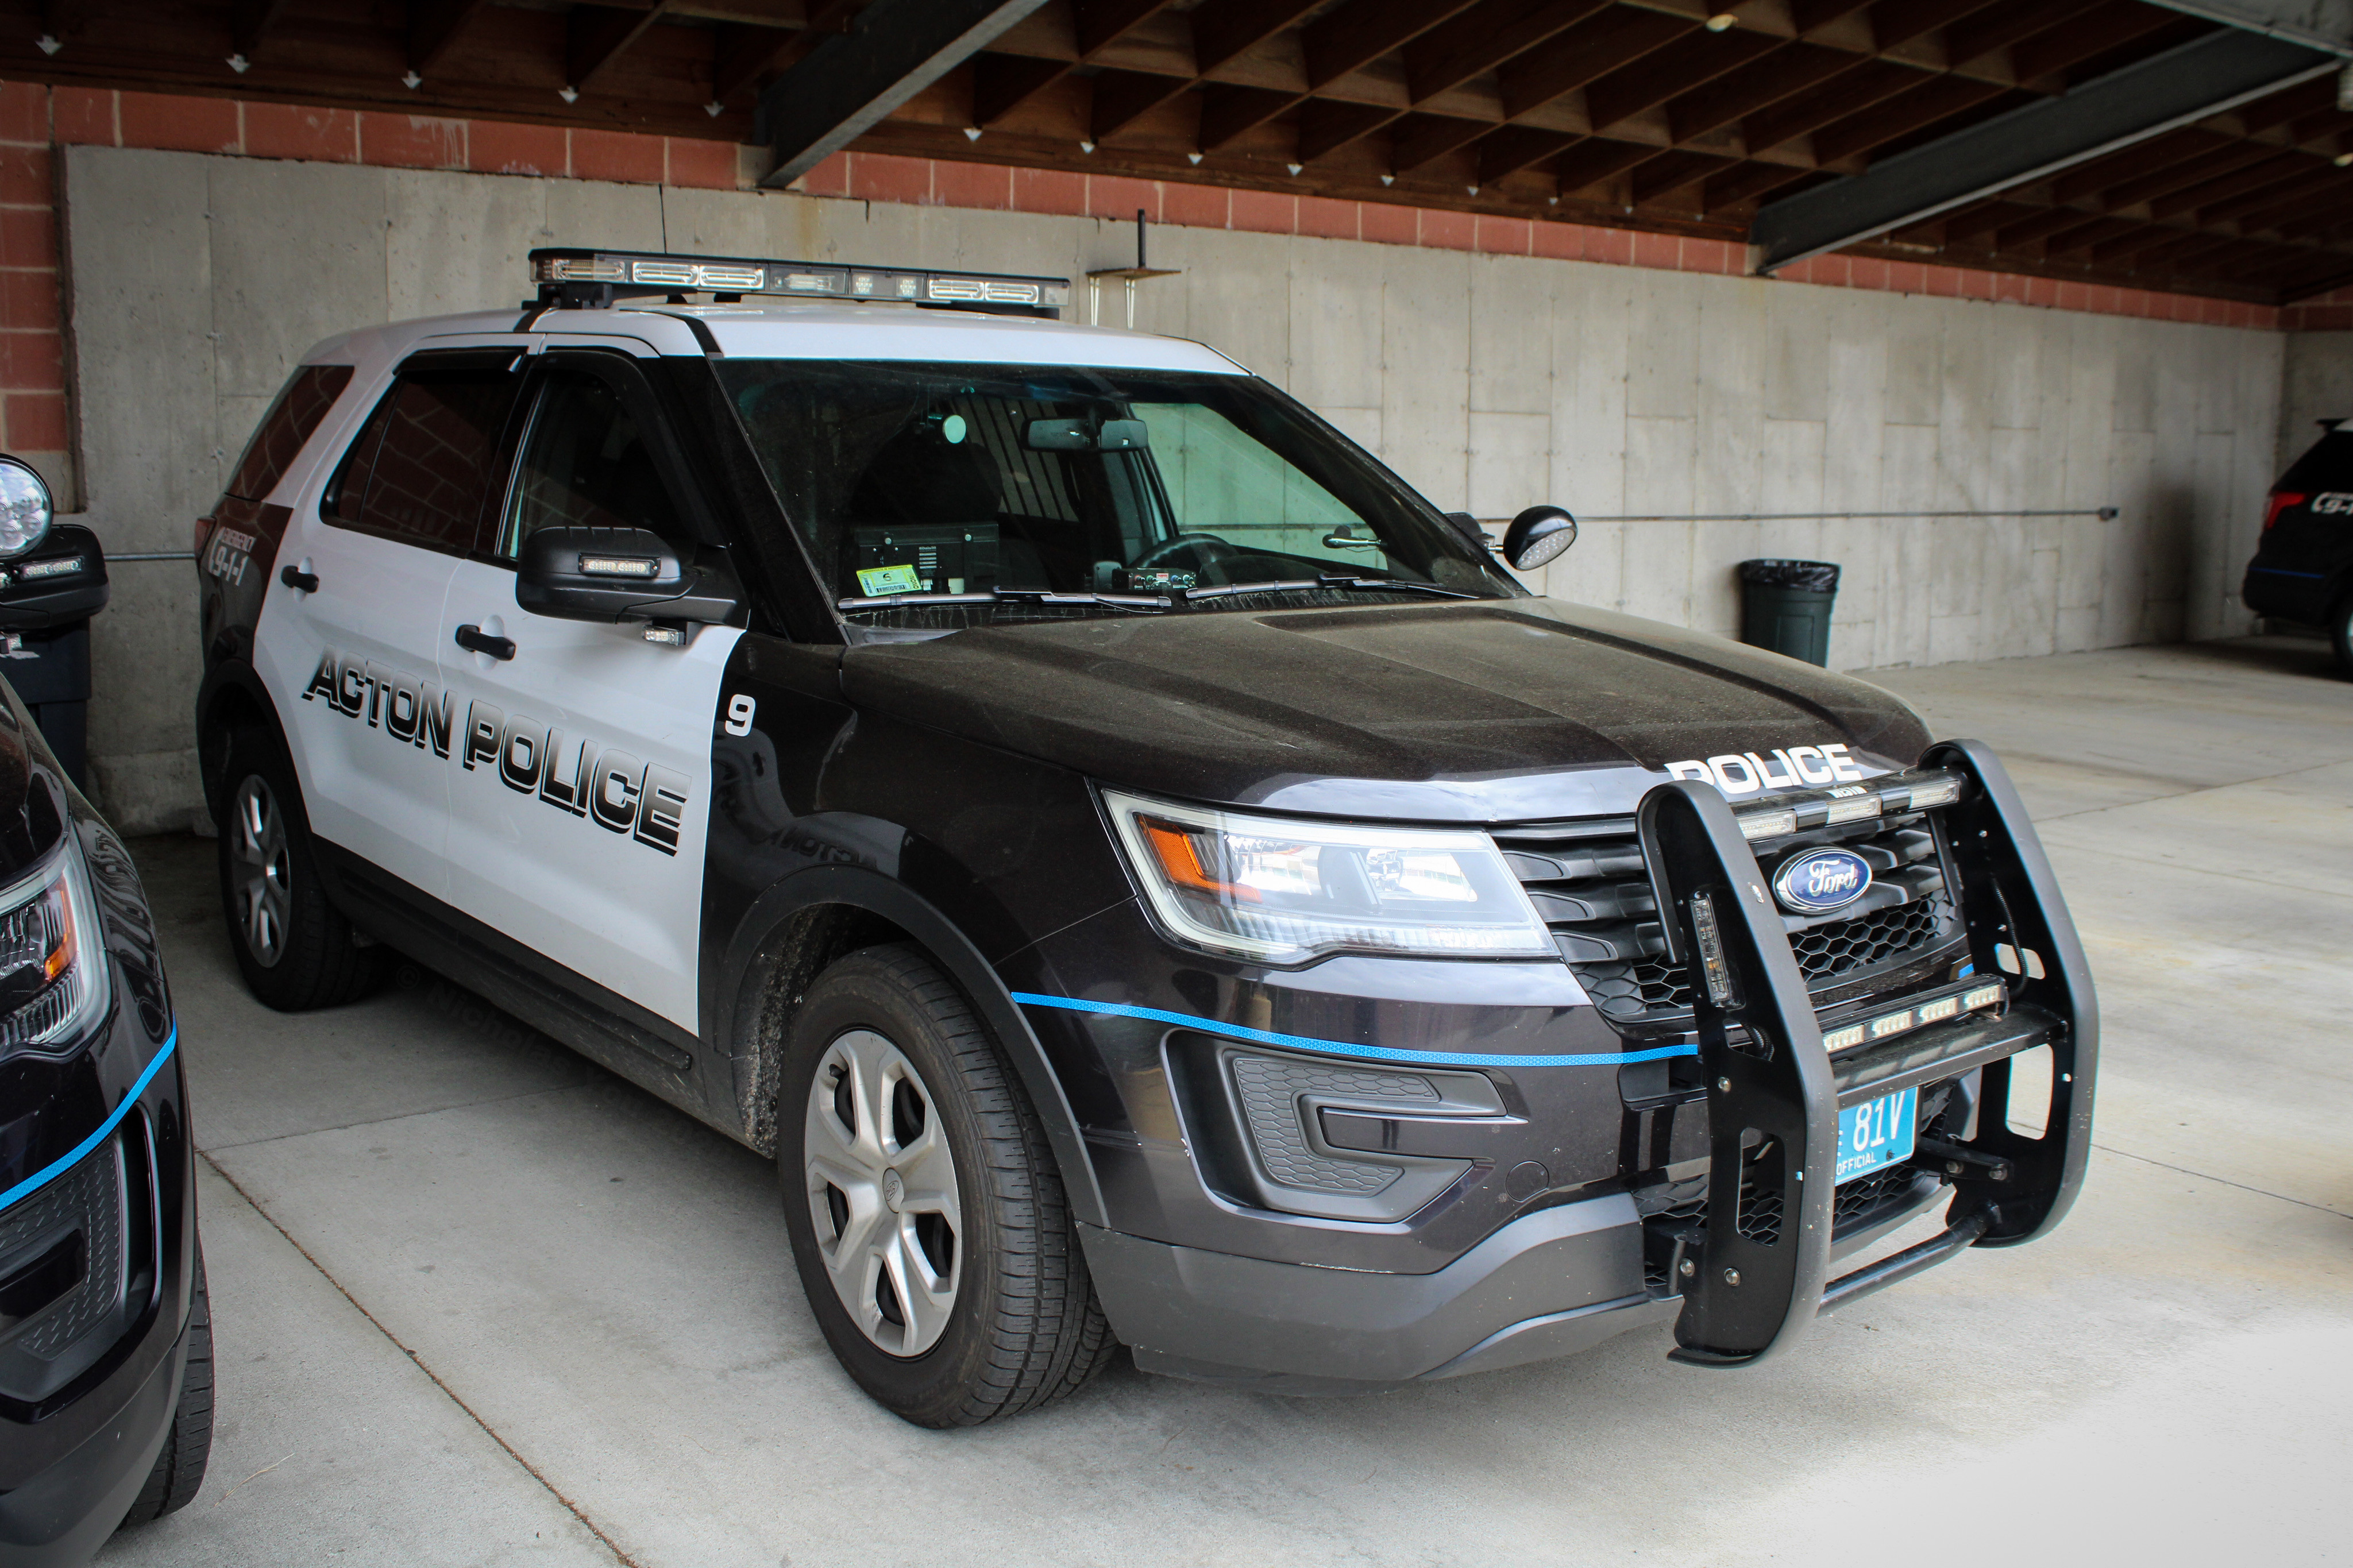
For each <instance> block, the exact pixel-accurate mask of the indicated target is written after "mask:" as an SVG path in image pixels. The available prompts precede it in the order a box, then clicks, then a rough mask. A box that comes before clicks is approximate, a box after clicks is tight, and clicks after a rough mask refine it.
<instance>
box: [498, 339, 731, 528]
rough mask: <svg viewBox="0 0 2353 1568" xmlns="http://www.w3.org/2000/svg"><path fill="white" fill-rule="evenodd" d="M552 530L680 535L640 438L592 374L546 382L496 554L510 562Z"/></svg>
mask: <svg viewBox="0 0 2353 1568" xmlns="http://www.w3.org/2000/svg"><path fill="white" fill-rule="evenodd" d="M558 525H569V526H590V527H596V528H643V529H649V530H651V531H653V532H655V533H658V534H660V535H661V536H662V537H663V538H664V539H680V538H683V537H684V536H685V534H684V530H682V529H681V526H680V524H679V520H678V507H677V503H676V501H675V500H673V499H672V498H671V496H670V490H669V489H668V488H667V487H666V486H665V485H664V484H663V483H662V479H661V471H660V469H659V468H657V467H656V466H655V464H654V459H653V454H652V453H651V452H650V451H649V449H648V448H647V446H646V439H645V433H644V432H643V431H642V430H640V429H639V428H638V422H637V420H636V418H635V417H634V416H632V415H631V414H630V413H629V410H628V405H625V404H624V403H623V402H622V401H621V399H620V397H619V396H618V395H617V394H616V393H615V392H614V391H613V389H612V388H611V387H610V386H608V385H607V384H606V383H604V382H603V381H601V380H598V379H596V378H595V377H592V376H586V375H566V376H561V377H559V378H557V379H555V380H553V381H551V382H550V383H548V386H547V391H546V392H545V394H544V395H543V396H542V397H541V399H540V404H539V413H538V416H537V417H535V418H534V419H533V421H532V426H531V435H530V437H528V439H527V440H526V441H525V442H524V445H523V452H522V464H521V465H520V467H519V468H517V469H516V472H515V487H514V504H513V507H512V510H511V511H510V512H509V515H508V518H507V525H506V528H505V530H504V531H503V532H502V534H501V538H500V540H499V553H500V554H501V555H504V556H508V557H510V558H512V557H513V556H514V555H516V554H518V553H520V552H521V551H522V542H523V541H524V540H525V539H527V538H529V537H530V536H531V535H532V534H533V533H535V532H537V531H539V530H540V529H543V528H552V527H556V526H558Z"/></svg>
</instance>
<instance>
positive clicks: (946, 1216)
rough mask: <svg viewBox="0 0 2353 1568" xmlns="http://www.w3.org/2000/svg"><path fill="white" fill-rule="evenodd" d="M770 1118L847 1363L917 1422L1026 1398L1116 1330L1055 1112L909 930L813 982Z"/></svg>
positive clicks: (955, 1420)
mask: <svg viewBox="0 0 2353 1568" xmlns="http://www.w3.org/2000/svg"><path fill="white" fill-rule="evenodd" d="M789 1051H790V1055H789V1057H788V1058H787V1061H786V1068H785V1074H784V1084H783V1087H782V1100H781V1103H780V1106H779V1111H780V1114H779V1116H778V1118H777V1121H778V1128H779V1135H778V1138H777V1145H778V1147H777V1163H778V1170H779V1174H780V1176H781V1177H782V1180H783V1184H784V1189H785V1192H784V1198H785V1223H786V1229H787V1230H789V1231H790V1233H791V1235H792V1238H793V1252H794V1256H795V1258H796V1259H797V1262H798V1264H799V1268H800V1275H801V1285H802V1288H803V1289H805V1290H806V1291H807V1294H808V1300H809V1306H810V1308H811V1309H812V1310H814V1311H815V1313H816V1314H817V1320H818V1327H819V1328H820V1329H821V1330H822V1331H824V1333H825V1337H826V1341H827V1342H828V1344H830V1345H831V1346H832V1347H833V1352H834V1354H835V1355H836V1356H837V1357H838V1358H839V1360H840V1362H841V1364H842V1365H843V1367H844V1368H846V1369H847V1370H848V1371H849V1374H850V1376H851V1377H853V1378H855V1379H856V1380H857V1381H858V1384H859V1385H860V1387H862V1388H864V1389H865V1390H866V1392H867V1393H868V1394H871V1395H872V1396H873V1397H874V1399H875V1400H876V1401H877V1402H879V1403H880V1404H881V1405H883V1406H884V1407H886V1408H887V1409H889V1410H891V1411H892V1412H894V1413H895V1414H897V1415H901V1416H903V1417H905V1418H906V1419H907V1420H909V1421H912V1422H913V1423H915V1424H916V1425H917V1426H935V1427H944V1426H978V1425H979V1424H981V1423H982V1422H985V1421H993V1420H996V1419H997V1418H998V1417H1000V1416H1006V1415H1018V1414H1019V1413H1020V1412H1022V1411H1025V1410H1030V1409H1034V1408H1036V1407H1037V1406H1039V1405H1045V1404H1048V1403H1050V1402H1051V1401H1053V1400H1056V1399H1059V1398H1060V1397H1061V1396H1062V1395H1064V1394H1069V1393H1070V1392H1071V1390H1073V1389H1075V1388H1077V1387H1079V1386H1080V1385H1081V1384H1084V1383H1085V1382H1086V1381H1087V1380H1088V1379H1089V1378H1091V1377H1092V1376H1094V1374H1095V1373H1097V1372H1099V1371H1101V1370H1102V1369H1103V1366H1104V1364H1105V1363H1108V1362H1109V1360H1110V1359H1111V1357H1112V1355H1113V1353H1114V1352H1116V1350H1117V1348H1118V1346H1117V1344H1116V1342H1114V1341H1113V1339H1112V1337H1111V1331H1110V1329H1109V1327H1108V1325H1106V1324H1105V1322H1104V1321H1103V1309H1102V1308H1101V1306H1099V1305H1098V1304H1097V1302H1096V1300H1095V1294H1094V1285H1093V1282H1092V1280H1091V1279H1089V1278H1088V1276H1087V1269H1086V1262H1085V1259H1084V1258H1082V1256H1081V1254H1080V1250H1079V1237H1078V1232H1077V1227H1076V1226H1075V1225H1074V1224H1073V1223H1072V1222H1071V1217H1070V1210H1069V1205H1067V1204H1066V1203H1065V1202H1064V1200H1063V1195H1062V1184H1061V1178H1060V1174H1059V1173H1057V1172H1056V1170H1055V1167H1054V1161H1053V1155H1052V1153H1051V1152H1050V1150H1049V1149H1048V1147H1047V1144H1046V1137H1045V1132H1044V1130H1043V1129H1042V1128H1041V1127H1040V1126H1039V1122H1038V1117H1037V1113H1036V1111H1035V1110H1032V1108H1031V1107H1030V1105H1029V1099H1028V1097H1027V1096H1026V1095H1025V1094H1024V1093H1023V1092H1022V1089H1021V1086H1020V1085H1019V1083H1018V1081H1016V1079H1014V1077H1013V1074H1012V1072H1011V1071H1010V1069H1009V1068H1008V1066H1007V1065H1006V1063H1005V1062H1004V1060H1003V1058H1001V1057H1000V1056H999V1054H998V1052H997V1045H996V1042H995V1040H994V1039H993V1038H992V1037H990V1036H989V1034H988V1031H987V1029H986V1028H985V1027H984V1026H982V1025H981V1023H980V1020H979V1019H978V1018H977V1017H976V1016H974V1015H973V1012H972V1009H971V1007H970V1005H968V1004H967V1003H966V1002H965V999H964V997H963V995H962V994H961V993H959V992H958V991H957V990H956V988H955V986H954V985H953V984H951V983H950V982H949V981H948V979H947V977H946V976H945V975H944V974H942V973H940V972H939V970H938V969H937V968H936V967H934V965H933V964H932V963H930V961H929V960H927V959H926V958H925V957H924V956H923V954H922V953H921V952H918V951H916V950H915V949H914V948H913V947H907V946H892V947H879V948H869V949H866V950H864V951H861V952H854V953H851V954H850V955H849V956H848V957H846V958H844V959H842V960H841V961H839V963H835V964H834V965H833V966H832V967H831V968H830V969H828V970H827V971H826V972H825V973H823V974H822V975H820V976H819V977H818V981H817V983H816V984H814V985H812V986H810V987H809V991H808V994H807V998H806V999H805V1000H804V1001H803V1003H802V1005H801V1008H800V1012H799V1016H798V1017H797V1020H796V1021H795V1024H794V1028H793V1037H792V1040H791V1042H790V1046H789Z"/></svg>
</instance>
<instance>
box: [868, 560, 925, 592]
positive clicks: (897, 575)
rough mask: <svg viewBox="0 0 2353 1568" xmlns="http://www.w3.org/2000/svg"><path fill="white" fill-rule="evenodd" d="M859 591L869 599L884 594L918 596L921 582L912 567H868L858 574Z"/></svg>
mask: <svg viewBox="0 0 2353 1568" xmlns="http://www.w3.org/2000/svg"><path fill="white" fill-rule="evenodd" d="M858 587H859V591H860V593H862V594H864V595H866V596H867V597H868V598H870V599H879V598H881V597H882V596H883V595H886V594H920V593H922V592H923V579H922V578H921V577H918V576H916V575H915V569H914V568H913V566H869V567H866V568H864V569H863V570H861V571H860V573H859V574H858Z"/></svg>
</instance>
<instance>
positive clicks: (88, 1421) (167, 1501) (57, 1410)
mask: <svg viewBox="0 0 2353 1568" xmlns="http://www.w3.org/2000/svg"><path fill="white" fill-rule="evenodd" d="M48 512H49V501H48V495H47V489H45V488H44V487H42V485H41V481H40V479H39V478H38V476H37V475H35V474H34V473H33V471H32V470H31V469H30V468H26V467H25V466H24V465H23V464H21V463H18V462H16V459H14V458H0V631H5V633H6V635H7V638H8V641H9V642H10V643H12V644H13V643H15V642H16V637H17V633H18V631H19V630H20V628H21V629H40V628H43V627H45V626H48V625H50V624H52V623H53V622H54V620H56V619H58V618H65V619H72V618H76V617H82V618H86V617H87V616H89V614H90V611H91V610H92V609H93V608H95V607H96V605H98V604H102V603H104V599H105V578H104V573H103V568H102V567H99V568H98V569H97V570H96V571H95V572H94V573H93V571H92V563H94V562H95V559H96V557H95V550H94V545H95V542H94V541H92V540H90V538H89V536H88V534H87V532H86V531H84V530H80V529H69V528H58V529H56V530H54V531H51V530H50V529H49V526H48V522H49V516H48ZM93 601H94V602H93ZM0 673H8V674H13V673H14V672H13V671H12V670H10V668H9V666H8V665H7V664H6V662H5V660H0ZM76 738H77V739H78V738H79V735H78V731H77V736H76ZM0 889H5V890H0V1562H5V1563H8V1564H10V1568H19V1565H21V1568H47V1565H48V1564H53V1563H54V1564H64V1563H82V1562H86V1561H88V1559H89V1558H90V1555H91V1554H92V1553H93V1552H96V1551H97V1550H98V1548H99V1547H100V1544H102V1543H103V1542H105V1540H106V1538H107V1537H108V1536H109V1535H111V1534H112V1533H113V1532H114V1531H115V1530H116V1529H117V1528H119V1527H121V1526H123V1525H128V1524H140V1523H144V1522H146V1521H150V1520H153V1519H155V1518H158V1517H160V1516H161V1515H164V1514H166V1513H169V1512H171V1511H172V1510H174V1509H177V1508H181V1507H183V1506H185V1504H186V1503H187V1501H188V1500H189V1499H191V1498H193V1497H194V1496H195V1493H196V1488H197V1486H198V1484H199V1483H200V1482H202V1480H203V1479H204V1474H205V1460H206V1455H207V1453H208V1452H209V1450H210V1448H211V1446H212V1415H213V1408H212V1327H211V1317H210V1313H209V1311H208V1309H207V1306H206V1298H205V1269H204V1256H203V1252H202V1249H201V1248H200V1247H199V1246H198V1244H197V1239H196V1204H195V1165H194V1159H195V1154H194V1149H193V1146H192V1143H191V1142H190V1138H189V1132H188V1121H187V1111H186V1105H187V1087H186V1084H185V1081H184V1080H183V1078H182V1075H181V1071H180V1062H179V1059H178V1056H177V1051H176V1047H177V1046H178V1043H179V1030H178V1027H177V1026H176V1024H175V1023H174V1017H173V1013H172V998H171V994H170V992H169V991H168V990H167V989H166V987H165V985H164V966H163V962H162V959H161V957H160V955H159V954H158V952H157V950H156V942H155V926H154V921H153V920H152V919H151V918H150V917H149V914H148V910H147V900H146V895H145V894H144V893H143V892H142V891H141V889H140V886H139V877H138V873H137V872H136V871H135V870H133V869H132V864H131V858H130V856H129V855H127V854H126V853H124V851H123V847H122V843H121V840H120V839H118V838H117V837H115V836H114V833H113V831H112V830H111V829H110V828H109V827H108V826H106V824H105V823H104V822H102V821H100V819H99V816H98V815H97V813H96V812H94V811H93V810H91V809H90V803H89V802H88V801H86V800H84V799H83V798H82V797H81V795H80V793H79V791H78V790H76V789H75V788H74V786H73V784H72V783H71V781H70V780H69V777H68V774H67V772H66V769H65V768H64V766H63V765H62V764H61V763H59V761H58V756H57V753H56V752H55V750H54V749H53V748H52V747H51V746H50V744H49V743H48V742H47V741H46V740H45V739H44V738H43V735H42V731H41V730H40V728H39V726H38V725H37V723H36V721H35V715H34V713H33V711H32V710H31V708H30V707H29V706H28V705H27V704H26V703H25V702H24V701H22V700H20V699H19V698H18V696H17V693H16V690H15V689H14V688H13V686H11V687H9V688H7V689H5V690H0Z"/></svg>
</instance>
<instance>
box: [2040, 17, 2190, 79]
mask: <svg viewBox="0 0 2353 1568" xmlns="http://www.w3.org/2000/svg"><path fill="white" fill-rule="evenodd" d="M2180 20H2181V16H2180V13H2179V12H2176V11H2168V10H2165V9H2163V8H2162V7H2159V6H2156V5H2147V4H2144V3H2143V0H2109V3H2108V4H2106V5H2094V6H2092V7H2091V8H2090V9H2088V10H2084V11H2080V12H2078V13H2077V14H2076V15H2074V16H2069V17H2066V18H2064V19H2063V20H2062V21H2060V23H2059V24H2058V26H2053V27H2048V28H2045V29H2044V30H2043V31H2042V32H2040V33H2037V34H2035V35H2034V36H2033V37H2031V38H2028V39H2026V40H2025V41H2023V42H2021V43H2018V44H2014V45H2012V46H2011V47H2010V68H2011V69H2012V70H2014V71H2016V72H2017V73H2018V79H2019V80H2020V81H2027V80H2030V79H2033V78H2035V77H2040V76H2049V75H2052V73H2054V72H2057V71H2063V70H2065V69H2066V68H2068V67H2070V66H2074V65H2080V64H2082V63H2083V62H2084V61H2085V60H2088V59H2090V58H2093V57H2094V56H2095V55H2099V54H2102V53H2105V51H2107V50H2109V49H2112V48H2115V47H2116V46H2117V45H2119V44H2125V43H2129V42H2131V41H2132V40H2133V39H2135V38H2137V37H2142V36H2143V35H2144V34H2147V33H2153V32H2155V31H2157V30H2158V28H2159V27H2169V26H2174V25H2175V24H2176V23H2178V22H2179V21H2180Z"/></svg>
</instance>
